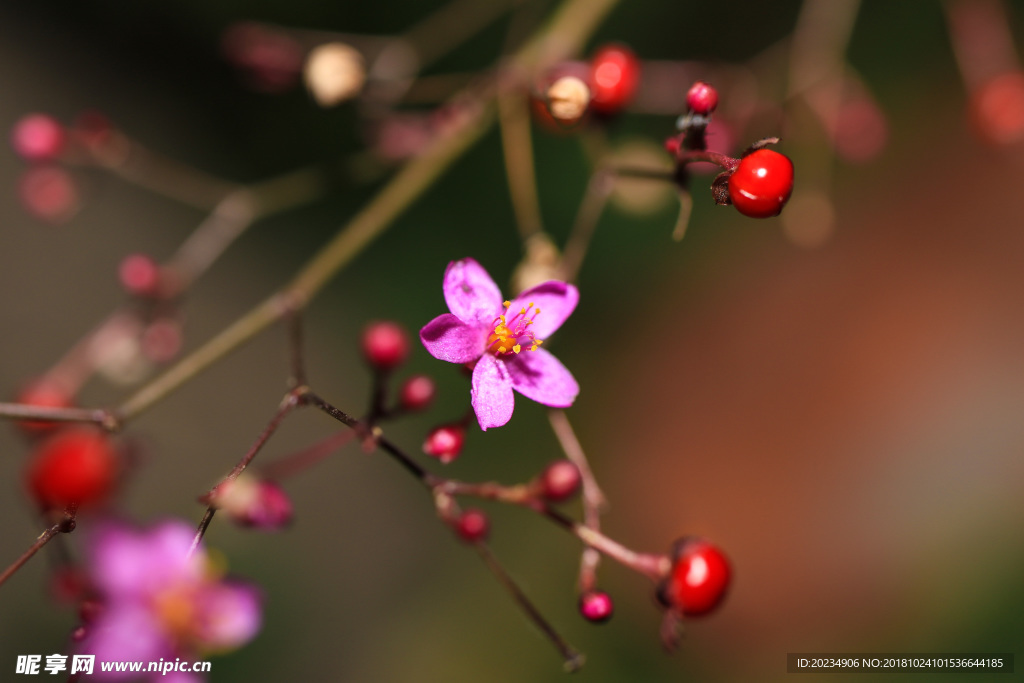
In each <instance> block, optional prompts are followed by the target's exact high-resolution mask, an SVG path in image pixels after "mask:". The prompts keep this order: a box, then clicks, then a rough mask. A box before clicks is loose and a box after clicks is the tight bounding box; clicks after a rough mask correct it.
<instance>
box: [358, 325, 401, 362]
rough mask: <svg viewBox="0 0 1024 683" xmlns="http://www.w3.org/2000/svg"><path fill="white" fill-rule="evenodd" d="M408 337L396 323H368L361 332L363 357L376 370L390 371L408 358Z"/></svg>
mask: <svg viewBox="0 0 1024 683" xmlns="http://www.w3.org/2000/svg"><path fill="white" fill-rule="evenodd" d="M409 348H410V347H409V335H408V334H407V333H406V331H405V329H404V328H402V326H401V325H399V324H398V323H394V322H390V321H387V320H385V321H381V322H375V323H370V325H368V326H367V327H366V329H365V330H364V331H363V355H365V356H366V359H367V360H368V361H370V365H372V366H373V367H375V368H376V369H378V370H391V369H393V368H395V367H397V366H399V365H401V364H402V363H403V362H404V361H405V359H406V358H408V356H409Z"/></svg>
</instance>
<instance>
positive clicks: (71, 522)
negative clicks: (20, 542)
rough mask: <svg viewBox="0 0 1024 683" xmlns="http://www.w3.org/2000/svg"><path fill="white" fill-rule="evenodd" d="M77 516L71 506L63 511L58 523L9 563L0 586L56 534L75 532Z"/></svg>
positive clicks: (76, 510) (75, 507)
mask: <svg viewBox="0 0 1024 683" xmlns="http://www.w3.org/2000/svg"><path fill="white" fill-rule="evenodd" d="M77 514H78V506H77V505H71V506H69V507H68V508H67V509H66V510H65V511H64V515H63V517H62V518H61V520H60V521H59V522H56V523H55V524H53V526H51V527H49V528H48V529H46V530H45V531H43V533H41V534H39V536H38V537H37V538H36V540H35V542H34V543H33V544H32V545H31V546H29V548H28V550H26V551H25V552H23V553H22V554H21V557H19V558H18V559H17V560H15V561H14V562H12V563H11V565H10V566H9V567H7V569H5V570H4V571H3V573H2V574H0V586H2V585H4V583H6V582H7V580H8V579H9V578H11V577H12V576H14V574H15V573H17V571H18V570H19V569H21V568H22V567H23V566H24V565H25V563H26V562H28V561H29V560H31V559H32V557H33V556H34V555H35V554H36V553H37V552H39V550H40V548H42V547H43V546H44V545H46V544H47V543H49V542H50V541H51V540H52V539H53V537H54V536H57V535H58V534H70V533H71V532H72V531H74V530H75V517H76V515H77Z"/></svg>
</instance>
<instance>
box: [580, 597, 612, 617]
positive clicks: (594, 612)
mask: <svg viewBox="0 0 1024 683" xmlns="http://www.w3.org/2000/svg"><path fill="white" fill-rule="evenodd" d="M614 611H615V605H614V604H613V603H612V598H611V596H610V595H608V594H607V593H605V592H604V591H587V592H586V593H584V594H583V595H581V596H580V614H582V615H583V618H584V619H586V620H587V621H590V622H593V623H595V624H600V623H604V622H606V621H608V620H609V619H611V618H612V614H613V613H614Z"/></svg>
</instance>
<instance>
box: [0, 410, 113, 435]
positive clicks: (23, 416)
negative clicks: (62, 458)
mask: <svg viewBox="0 0 1024 683" xmlns="http://www.w3.org/2000/svg"><path fill="white" fill-rule="evenodd" d="M0 417H9V418H12V419H15V420H42V421H46V422H90V423H93V424H96V425H99V426H100V427H102V428H103V429H106V430H107V431H111V432H113V431H117V429H118V428H119V427H120V421H119V420H118V418H117V415H115V414H114V413H112V412H111V411H109V410H107V409H106V408H47V407H44V406H33V405H28V404H25V403H0Z"/></svg>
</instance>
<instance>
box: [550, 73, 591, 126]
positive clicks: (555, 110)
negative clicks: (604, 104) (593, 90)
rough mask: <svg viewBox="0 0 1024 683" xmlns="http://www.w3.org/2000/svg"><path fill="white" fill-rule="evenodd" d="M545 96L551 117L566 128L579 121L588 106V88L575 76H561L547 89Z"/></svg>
mask: <svg viewBox="0 0 1024 683" xmlns="http://www.w3.org/2000/svg"><path fill="white" fill-rule="evenodd" d="M546 95H547V101H548V110H549V111H550V112H551V116H552V117H553V118H554V119H555V120H556V121H558V122H559V123H561V124H563V125H566V126H571V125H572V124H574V123H576V122H577V121H579V120H580V119H581V118H582V117H583V114H585V113H586V111H587V106H588V105H589V104H590V88H588V87H587V84H586V83H584V82H583V81H582V80H580V79H579V78H576V77H575V76H562V77H561V78H559V79H558V80H557V81H555V82H554V83H552V84H551V85H550V87H548V91H547V93H546Z"/></svg>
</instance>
